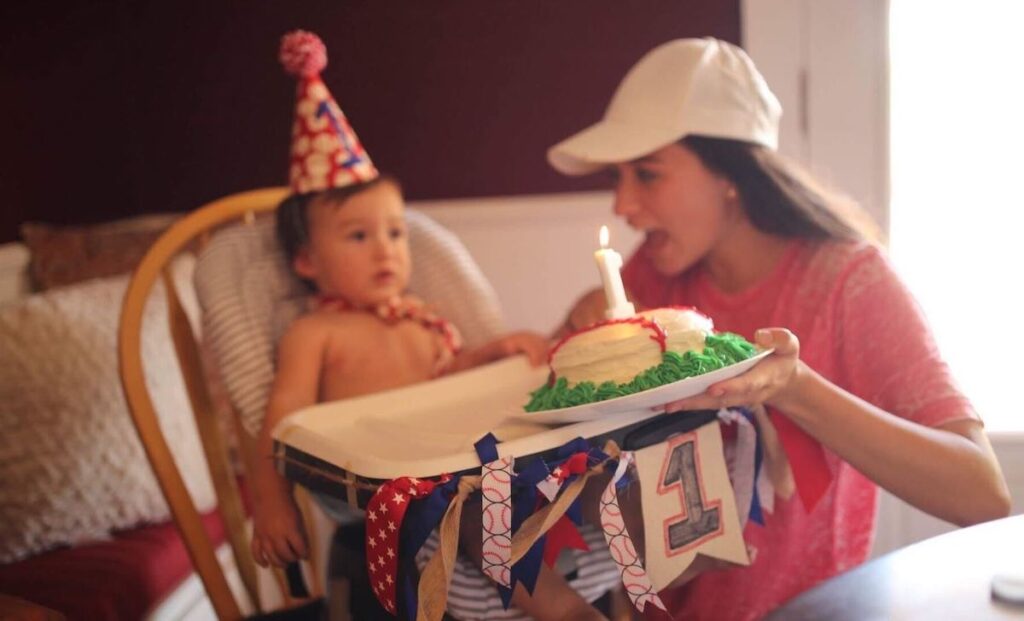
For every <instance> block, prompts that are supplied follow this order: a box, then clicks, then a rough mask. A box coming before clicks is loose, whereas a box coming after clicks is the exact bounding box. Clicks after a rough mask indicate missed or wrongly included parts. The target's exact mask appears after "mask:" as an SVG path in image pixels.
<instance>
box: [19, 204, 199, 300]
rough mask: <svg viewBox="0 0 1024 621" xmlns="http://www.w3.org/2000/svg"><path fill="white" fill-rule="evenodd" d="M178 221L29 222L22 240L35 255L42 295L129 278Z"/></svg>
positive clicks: (35, 280) (35, 279)
mask: <svg viewBox="0 0 1024 621" xmlns="http://www.w3.org/2000/svg"><path fill="white" fill-rule="evenodd" d="M178 217H179V216H178V215H177V214H153V215H146V216H138V217H135V218H127V219H124V220H117V221H115V222H108V223H104V224H95V225H91V226H74V227H57V226H53V225H50V224H43V223H39V222H26V223H25V224H23V225H21V237H22V239H23V240H25V245H26V246H28V249H29V252H30V255H31V257H30V261H29V273H30V275H31V278H32V284H33V286H34V287H35V289H36V290H37V291H42V290H45V289H50V288H52V287H59V286H62V285H70V284H74V283H77V282H82V281H83V280H88V279H91V278H100V277H104V276H114V275H116V274H121V273H124V272H129V271H131V270H133V269H135V266H136V265H137V264H138V263H139V261H140V260H141V259H142V256H143V255H144V254H145V253H146V250H147V249H148V248H149V246H150V245H151V244H152V243H153V242H154V241H156V238H157V237H159V236H160V234H161V233H162V232H163V231H164V230H165V229H166V228H167V227H169V226H170V225H171V223H173V222H174V220H175V219H177V218H178Z"/></svg>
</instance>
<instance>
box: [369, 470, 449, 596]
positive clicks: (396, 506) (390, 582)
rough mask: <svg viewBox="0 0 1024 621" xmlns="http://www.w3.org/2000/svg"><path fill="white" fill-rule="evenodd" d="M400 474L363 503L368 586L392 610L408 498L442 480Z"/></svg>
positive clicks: (422, 493) (420, 495)
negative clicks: (399, 546)
mask: <svg viewBox="0 0 1024 621" xmlns="http://www.w3.org/2000/svg"><path fill="white" fill-rule="evenodd" d="M450 478H451V476H450V475H447V474H445V475H442V476H441V479H440V480H439V481H437V482H434V481H424V480H420V479H416V478H413V477H400V478H397V479H395V480H393V481H388V482H387V483H384V484H383V485H381V486H380V487H379V488H377V493H375V494H374V495H373V498H371V499H370V503H369V504H368V505H367V506H366V566H367V569H368V571H369V575H370V586H371V587H372V588H373V594H374V595H376V596H377V600H378V601H380V603H381V605H382V606H384V608H385V610H387V611H388V612H390V613H391V614H395V612H396V607H395V586H396V584H397V582H398V534H399V533H400V532H402V520H403V519H404V518H405V510H406V509H407V508H408V507H409V501H410V500H417V499H420V498H426V497H427V496H429V495H430V492H432V491H434V486H435V485H438V484H441V483H445V482H447V481H448V480H449V479H450Z"/></svg>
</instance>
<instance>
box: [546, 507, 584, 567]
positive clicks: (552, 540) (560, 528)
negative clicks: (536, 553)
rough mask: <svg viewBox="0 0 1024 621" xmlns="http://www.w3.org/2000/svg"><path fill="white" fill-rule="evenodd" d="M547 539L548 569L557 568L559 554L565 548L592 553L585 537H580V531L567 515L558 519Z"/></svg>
mask: <svg viewBox="0 0 1024 621" xmlns="http://www.w3.org/2000/svg"><path fill="white" fill-rule="evenodd" d="M546 537H547V538H546V539H545V540H544V562H545V563H546V564H547V566H548V567H554V566H555V561H557V560H558V554H559V553H560V552H561V551H562V550H563V549H565V548H575V549H576V550H583V551H584V552H588V551H590V546H588V545H587V542H586V541H585V540H584V539H583V535H580V531H579V529H577V528H576V525H575V524H573V523H572V520H570V519H569V516H567V515H563V516H562V517H560V518H558V521H557V522H555V524H554V526H552V527H551V528H549V529H548V532H547V535H546Z"/></svg>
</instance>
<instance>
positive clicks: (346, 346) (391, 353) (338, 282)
mask: <svg viewBox="0 0 1024 621" xmlns="http://www.w3.org/2000/svg"><path fill="white" fill-rule="evenodd" d="M403 212H404V203H403V199H402V195H401V191H400V188H399V186H398V183H397V182H396V181H395V180H394V179H392V178H390V177H387V176H382V177H377V178H376V179H374V180H373V181H370V182H367V183H361V184H356V185H349V186H346V187H343V188H333V189H329V190H325V191H323V192H320V193H316V194H304V195H302V194H296V195H292V196H291V197H289V198H288V199H286V200H285V201H284V202H283V203H282V204H281V206H280V207H279V209H278V222H277V224H278V237H279V239H280V241H281V243H282V245H283V246H284V248H285V251H286V254H287V255H288V257H289V260H290V262H291V266H292V269H293V270H294V272H295V273H296V274H297V275H298V276H299V277H300V278H302V279H303V280H304V281H306V282H307V284H309V286H310V288H311V291H312V292H313V294H314V295H313V299H312V304H311V308H310V310H309V311H308V312H307V313H305V314H304V315H302V316H300V317H299V318H298V319H296V320H295V321H294V322H293V323H292V324H291V325H290V326H289V328H288V329H287V331H286V332H285V334H284V335H283V336H282V338H281V340H280V343H279V344H278V362H277V373H276V375H275V379H274V384H273V388H272V390H271V394H270V400H269V403H268V406H267V413H266V417H265V419H264V421H263V426H262V428H261V429H260V433H259V436H258V438H257V450H258V456H259V459H258V460H257V463H256V464H255V465H254V472H253V488H254V489H253V491H254V507H253V518H254V519H253V522H254V529H253V530H254V532H253V539H252V552H253V557H254V558H255V560H256V562H257V563H259V564H260V565H263V566H266V565H277V566H283V565H286V564H287V563H290V562H292V561H294V560H296V559H299V558H304V557H306V556H307V550H308V544H307V541H306V537H305V533H304V531H303V527H302V522H301V518H300V516H299V512H298V508H297V507H296V505H295V501H294V499H293V496H292V486H291V483H290V482H288V481H287V480H286V479H285V478H284V477H283V476H281V474H280V473H279V472H278V471H277V470H276V468H275V466H274V461H273V459H272V454H273V439H272V437H271V435H270V433H271V431H272V430H273V428H274V426H275V425H276V424H277V423H278V422H280V421H281V420H282V419H283V418H285V417H287V416H289V415H290V414H292V413H293V412H295V411H297V410H299V409H301V408H303V407H306V406H309V405H312V404H315V403H318V402H322V401H333V400H338V399H347V398H351V397H355V396H358V395H364V394H367V393H372V392H377V391H382V390H388V389H391V388H397V387H400V386H405V385H408V384H412V383H415V382H421V381H425V380H429V379H431V378H434V377H437V376H439V375H441V374H445V373H452V372H456V371H459V370H464V369H468V368H471V367H474V366H477V365H481V364H485V363H488V362H491V361H494V360H498V359H501V358H504V357H506V356H510V355H514V354H525V355H526V356H527V357H528V358H529V360H530V362H531V363H532V364H534V365H535V366H536V365H540V364H542V363H544V362H545V361H546V359H547V353H548V347H549V343H548V341H547V340H546V339H545V338H544V337H542V336H540V335H538V334H533V333H529V332H517V333H512V334H508V335H506V336H503V337H501V338H498V339H496V340H494V341H491V342H490V343H487V344H486V345H483V346H481V347H479V348H476V349H473V350H468V351H463V350H460V348H459V342H460V338H459V335H458V332H457V331H456V330H455V328H454V327H453V326H451V325H450V324H448V323H447V322H445V321H444V320H443V319H440V318H438V317H436V316H434V315H433V314H432V313H430V312H428V311H427V310H426V309H425V307H424V305H423V303H422V302H421V301H420V300H418V299H416V298H415V297H413V296H412V295H410V294H408V293H406V292H405V288H406V285H407V284H408V281H409V274H410V268H411V258H410V256H409V244H408V239H407V236H406V225H405V220H404V214H403ZM541 594H543V595H544V597H537V596H538V595H541ZM513 602H514V603H515V604H516V605H517V606H518V607H520V608H522V609H525V610H528V611H529V612H530V614H531V615H532V616H535V617H536V618H545V617H546V618H564V615H565V614H566V613H570V612H571V614H572V615H573V616H575V617H576V618H590V617H592V618H601V617H599V616H598V615H597V613H596V611H594V610H593V609H592V608H590V607H589V606H587V605H586V603H585V602H584V601H583V600H582V598H580V597H579V596H578V595H577V594H576V593H575V592H574V591H572V589H570V588H569V586H568V585H567V584H566V583H565V582H564V580H563V579H562V578H561V577H560V576H558V575H557V574H555V573H553V572H551V571H550V570H548V569H547V568H546V567H545V568H544V569H543V571H542V573H541V577H540V580H539V581H538V586H537V591H536V592H535V594H534V597H533V598H530V597H529V596H528V595H527V594H526V593H525V592H524V591H523V590H522V589H521V588H520V589H518V590H517V593H516V596H515V597H514V598H513ZM538 607H543V608H544V610H538Z"/></svg>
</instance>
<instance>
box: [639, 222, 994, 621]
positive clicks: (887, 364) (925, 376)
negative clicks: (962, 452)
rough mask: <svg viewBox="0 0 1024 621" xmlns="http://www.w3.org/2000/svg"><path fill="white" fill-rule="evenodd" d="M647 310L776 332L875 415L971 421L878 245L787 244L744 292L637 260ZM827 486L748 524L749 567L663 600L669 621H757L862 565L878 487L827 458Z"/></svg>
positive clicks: (699, 274)
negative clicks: (693, 312)
mask: <svg viewBox="0 0 1024 621" xmlns="http://www.w3.org/2000/svg"><path fill="white" fill-rule="evenodd" d="M623 279H624V281H625V285H626V288H627V289H628V290H629V291H630V292H631V294H632V296H633V297H634V298H635V301H636V302H639V303H640V304H641V305H643V306H645V307H657V306H664V305H669V304H674V305H690V306H695V307H697V308H698V309H699V310H701V311H702V312H704V313H705V314H707V315H708V316H709V317H711V318H712V319H713V320H714V323H715V329H716V330H718V331H729V332H735V333H738V334H741V335H743V336H744V337H746V338H748V339H751V340H752V337H753V335H754V331H755V330H757V329H758V328H764V327H785V328H788V329H790V330H791V331H792V332H793V333H794V334H796V335H797V337H798V338H799V339H800V357H801V359H802V360H803V361H804V362H806V363H807V364H808V365H810V366H811V367H812V368H813V369H815V370H816V371H817V372H818V373H820V374H821V375H822V376H824V377H825V378H827V379H829V380H830V381H832V382H833V383H835V384H836V385H838V386H840V387H842V388H844V389H845V390H847V391H849V392H851V393H853V394H855V395H858V396H859V397H861V398H862V399H865V400H867V401H869V402H871V403H873V404H875V405H876V406H878V407H880V408H882V409H883V410H886V411H888V412H891V413H893V414H895V415H897V416H901V417H904V418H907V419H910V420H913V421H916V422H919V423H922V424H924V425H928V426H937V425H941V424H943V423H946V422H949V421H952V420H955V419H963V418H971V417H974V418H976V417H977V415H976V414H975V413H974V410H973V409H972V407H971V405H970V403H969V402H968V401H967V399H966V398H965V397H964V396H963V395H962V394H961V393H960V392H959V390H958V389H957V387H956V385H955V383H954V381H953V378H952V377H951V376H950V373H949V370H948V368H947V367H946V364H945V363H944V362H943V361H942V360H941V358H940V357H939V352H938V349H937V348H936V345H935V342H934V340H933V338H932V336H931V333H930V331H929V329H928V327H927V325H926V323H925V319H924V316H923V314H922V312H921V309H920V308H919V307H918V306H917V304H916V302H915V301H914V300H913V298H912V297H911V295H910V293H909V292H908V291H907V289H906V287H905V286H904V285H903V283H902V282H901V281H900V279H899V277H897V276H896V274H895V273H894V271H893V269H892V266H891V265H890V264H889V262H888V260H887V259H886V257H885V256H884V255H883V254H882V252H881V251H880V250H879V249H878V248H877V247H875V246H872V245H868V244H855V243H847V242H810V241H794V242H793V243H792V244H791V245H790V247H789V248H788V250H787V252H786V253H785V255H784V257H783V258H782V259H781V260H780V261H779V263H778V265H777V266H775V268H774V270H773V271H772V273H771V274H769V275H768V276H767V277H765V278H764V279H763V280H762V281H761V282H759V283H757V284H755V285H754V286H752V287H750V288H749V289H747V290H746V291H743V292H740V293H736V294H727V293H724V292H722V291H721V290H719V289H718V288H717V287H716V286H715V285H714V283H713V282H712V281H711V279H710V278H709V277H708V275H707V273H706V272H705V271H704V270H703V269H702V268H700V267H696V268H693V269H691V270H689V271H687V272H685V273H683V274H682V275H679V276H676V277H666V276H662V275H660V274H658V273H657V271H656V270H655V269H654V267H653V266H652V265H651V263H650V262H649V260H648V259H647V258H646V257H645V256H644V255H643V252H642V251H640V252H637V253H636V254H634V256H633V257H632V258H631V259H630V260H629V262H628V264H627V265H626V267H625V268H624V269H623ZM825 460H826V462H827V463H828V466H829V468H830V469H831V471H832V480H831V484H830V485H829V486H828V488H827V489H826V490H825V492H824V495H823V496H822V497H821V499H820V500H819V501H818V503H817V505H816V506H814V508H813V509H812V510H811V511H810V513H808V512H807V511H806V510H805V509H804V506H803V503H802V502H801V501H800V497H799V495H798V494H794V495H793V496H792V497H791V498H789V499H788V500H783V499H781V498H776V499H775V509H774V513H772V514H768V515H766V516H765V517H766V520H765V522H766V523H765V525H764V526H760V525H758V524H754V523H748V525H747V527H746V530H745V531H744V538H745V539H746V541H747V543H748V544H750V545H752V546H753V547H754V548H755V549H756V552H755V553H754V560H753V563H752V564H751V565H750V566H749V567H740V568H736V569H730V570H725V571H712V572H708V573H705V574H702V575H701V576H699V577H698V578H696V579H695V580H693V581H692V582H690V583H689V584H687V585H686V586H684V587H682V588H680V589H676V590H674V591H672V592H668V591H666V592H664V593H662V597H663V599H664V600H665V603H666V605H667V606H668V607H669V610H671V611H672V612H673V616H674V618H677V619H683V618H685V619H715V620H729V619H757V618H760V617H761V616H763V615H764V614H766V613H767V612H769V611H771V610H772V609H774V608H776V607H778V606H779V605H780V604H782V603H783V602H785V601H786V600H788V599H790V598H791V597H793V596H795V595H797V594H798V593H800V592H802V591H804V590H806V589H808V588H810V587H812V586H814V585H815V584H817V583H818V582H821V581H822V580H825V579H826V578H829V577H830V576H833V575H835V574H837V573H839V572H842V571H844V570H846V569H849V568H851V567H853V566H855V565H857V564H859V563H861V562H863V561H864V560H865V559H866V558H867V555H868V553H869V551H870V547H871V541H872V537H873V534H874V521H875V508H876V504H877V487H876V486H875V484H874V483H872V482H871V481H870V480H868V479H867V478H866V477H864V476H863V475H861V474H860V473H859V472H857V471H856V470H854V468H853V467H852V466H850V465H849V464H847V463H846V462H844V461H842V460H840V459H839V458H838V457H837V456H836V455H835V454H833V453H832V452H831V451H828V450H827V449H826V450H825Z"/></svg>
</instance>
